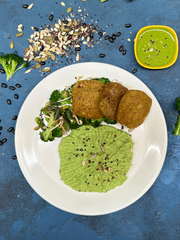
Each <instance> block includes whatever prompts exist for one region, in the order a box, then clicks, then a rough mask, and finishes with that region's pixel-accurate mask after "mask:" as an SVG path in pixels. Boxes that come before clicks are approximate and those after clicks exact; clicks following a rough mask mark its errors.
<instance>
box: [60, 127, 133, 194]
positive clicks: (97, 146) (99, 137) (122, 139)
mask: <svg viewBox="0 0 180 240" xmlns="http://www.w3.org/2000/svg"><path fill="white" fill-rule="evenodd" d="M132 149H133V142H132V140H131V137H130V135H129V134H128V133H126V132H123V131H121V130H118V129H116V128H114V127H111V126H106V125H104V126H100V127H97V128H94V127H92V126H82V127H80V128H79V129H76V130H72V132H71V134H70V135H69V136H67V137H65V138H63V140H62V144H61V145H60V146H59V154H60V158H61V160H60V175H61V179H62V180H63V181H64V183H65V184H67V185H68V186H70V187H71V188H73V189H75V190H77V191H81V192H107V191H109V190H111V189H113V188H115V187H116V186H120V185H121V184H123V183H124V181H125V180H126V179H127V176H126V174H127V172H128V170H129V168H130V167H131V161H132V157H133V153H132Z"/></svg>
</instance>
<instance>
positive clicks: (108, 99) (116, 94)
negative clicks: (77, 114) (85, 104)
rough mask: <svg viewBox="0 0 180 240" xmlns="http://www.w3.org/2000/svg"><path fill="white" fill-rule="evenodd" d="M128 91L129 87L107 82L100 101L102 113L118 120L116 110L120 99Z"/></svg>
mask: <svg viewBox="0 0 180 240" xmlns="http://www.w3.org/2000/svg"><path fill="white" fill-rule="evenodd" d="M127 91H128V89H127V88H126V87H124V86H122V85H121V84H119V83H116V82H109V83H106V84H105V86H104V90H103V95H102V98H101V101H100V103H99V107H100V110H101V112H102V114H103V115H104V116H106V117H108V118H110V119H112V120H116V112H117V107H118V105H119V101H120V99H121V98H122V96H123V95H124V94H125V93H126V92H127Z"/></svg>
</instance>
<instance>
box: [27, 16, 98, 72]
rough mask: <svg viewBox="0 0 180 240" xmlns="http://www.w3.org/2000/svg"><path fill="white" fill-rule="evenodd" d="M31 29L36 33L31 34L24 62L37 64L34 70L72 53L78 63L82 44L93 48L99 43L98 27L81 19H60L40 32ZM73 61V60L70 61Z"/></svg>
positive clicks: (45, 69) (46, 69) (36, 29)
mask: <svg viewBox="0 0 180 240" xmlns="http://www.w3.org/2000/svg"><path fill="white" fill-rule="evenodd" d="M72 16H73V15H72ZM51 20H52V17H51ZM31 28H32V30H33V31H34V33H33V34H31V36H30V39H29V46H28V47H27V48H26V49H25V54H24V60H25V61H29V62H30V61H32V60H34V61H35V62H37V63H36V64H35V65H33V66H32V69H34V68H35V69H39V68H41V66H42V65H45V61H47V60H50V59H51V60H52V61H55V60H56V56H59V55H60V56H61V57H62V58H63V57H66V58H67V57H68V56H69V55H70V54H72V53H74V54H76V61H77V62H78V61H79V59H80V55H79V51H80V50H81V44H84V45H86V46H87V47H93V45H94V44H96V43H97V42H95V40H94V34H95V33H97V32H98V26H97V25H96V26H94V25H93V24H86V23H82V22H81V20H79V19H77V20H76V19H72V18H67V19H63V20H60V19H58V22H57V23H55V24H54V25H50V24H49V25H45V28H44V29H40V31H39V29H38V28H37V27H31ZM102 34H103V33H102ZM72 61H73V59H71V60H70V62H72ZM42 71H44V72H48V71H50V68H49V67H47V68H44V69H43V70H42ZM28 72H29V70H28Z"/></svg>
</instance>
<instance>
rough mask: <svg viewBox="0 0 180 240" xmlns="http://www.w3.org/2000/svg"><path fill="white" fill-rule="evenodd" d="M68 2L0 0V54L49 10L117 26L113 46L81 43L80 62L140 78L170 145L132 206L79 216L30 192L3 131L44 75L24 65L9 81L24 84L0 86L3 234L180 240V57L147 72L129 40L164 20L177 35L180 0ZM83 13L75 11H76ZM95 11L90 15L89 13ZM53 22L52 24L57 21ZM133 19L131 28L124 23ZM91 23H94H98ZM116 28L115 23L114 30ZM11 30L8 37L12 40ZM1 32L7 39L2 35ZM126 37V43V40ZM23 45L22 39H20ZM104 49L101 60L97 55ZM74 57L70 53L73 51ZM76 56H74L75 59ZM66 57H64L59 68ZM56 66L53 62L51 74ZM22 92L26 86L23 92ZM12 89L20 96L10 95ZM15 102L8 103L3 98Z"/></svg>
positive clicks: (31, 238) (29, 238)
mask: <svg viewBox="0 0 180 240" xmlns="http://www.w3.org/2000/svg"><path fill="white" fill-rule="evenodd" d="M64 2H65V3H66V7H62V6H61V4H60V1H58V2H57V1H52V0H49V1H45V0H37V1H35V5H34V7H33V8H32V9H31V10H27V9H23V8H22V3H27V4H30V3H32V2H31V1H29V0H27V2H24V1H23V2H22V1H20V0H16V1H12V0H9V1H6V0H4V1H0V52H5V53H10V52H13V51H14V50H16V51H17V52H18V53H19V55H22V54H23V51H24V49H25V47H27V46H28V40H27V39H28V38H29V36H30V34H31V33H32V30H31V28H30V27H31V26H36V27H38V28H39V27H40V26H41V25H44V24H48V23H49V22H50V21H49V20H48V17H49V15H50V14H51V12H53V15H54V20H55V19H56V20H57V19H58V17H61V14H63V13H65V16H67V14H66V9H67V7H69V6H71V7H72V8H73V11H74V12H75V13H77V9H78V7H79V6H80V7H81V8H82V10H83V12H84V11H85V10H87V11H88V12H89V16H88V17H87V18H86V22H87V23H90V22H91V20H92V19H93V22H94V23H95V22H96V21H97V25H98V26H99V28H102V29H103V30H105V26H107V25H109V27H108V28H107V29H106V32H107V34H109V35H111V34H112V33H116V32H118V31H121V33H122V34H121V36H120V37H119V38H118V39H116V41H115V42H114V43H113V44H109V45H108V44H107V43H108V42H107V41H105V40H104V39H103V40H102V41H100V42H99V43H98V44H97V45H95V46H94V48H92V49H88V50H86V49H85V47H83V48H82V50H81V54H82V56H83V58H81V62H87V61H90V62H92V61H96V62H105V63H111V64H113V65H116V66H119V67H121V68H123V69H126V70H127V71H129V72H132V70H133V69H134V68H137V73H135V75H136V76H137V77H138V78H140V79H141V80H142V81H143V82H144V83H145V84H146V85H147V86H148V87H149V88H150V89H151V91H152V92H153V93H154V95H155V97H156V98H157V100H158V101H159V103H160V105H161V107H162V110H163V112H164V115H165V118H166V122H167V129H168V138H169V139H168V150H167V156H166V160H165V163H164V166H163V168H162V171H161V173H160V175H159V177H158V178H157V180H156V182H155V183H154V184H153V186H152V187H151V188H150V189H149V191H148V192H147V193H146V194H145V195H144V196H143V197H141V198H140V199H139V200H138V201H137V202H135V203H134V204H132V205H131V206H129V207H127V208H125V209H123V210H121V211H118V212H115V213H112V214H109V215H104V216H97V217H87V216H78V215H74V214H70V213H67V212H64V211H62V210H60V209H57V208H55V207H54V206H52V205H50V204H49V203H47V202H46V201H44V200H43V199H42V198H41V197H39V196H38V195H37V193H35V192H34V190H33V189H32V188H31V187H30V186H29V184H28V183H27V181H26V180H25V178H24V176H23V174H22V172H21V170H20V168H19V165H18V162H17V160H13V159H12V156H14V155H15V148H14V134H13V133H12V132H7V129H8V128H9V127H15V124H16V121H15V120H12V117H13V116H14V115H18V113H19V110H20V108H21V106H22V104H23V102H24V100H25V99H26V97H27V95H28V94H29V93H30V91H31V90H32V88H33V87H34V86H35V85H36V84H37V83H38V82H39V81H41V80H42V77H41V76H40V73H39V71H38V70H37V71H32V72H31V73H29V74H28V75H24V70H21V71H19V72H17V73H16V75H15V76H14V77H13V78H12V79H11V80H10V81H9V82H8V86H15V84H16V83H19V84H21V85H22V87H21V88H19V89H18V88H16V90H15V91H12V90H10V89H8V88H6V89H4V88H1V87H0V119H1V122H0V126H2V127H3V128H2V130H1V131H0V132H1V134H0V140H2V139H3V138H7V142H6V143H4V144H3V145H2V146H0V240H9V239H13V240H16V239H17V240H21V239H23V240H24V239H25V240H37V239H41V240H49V239H62V240H64V239H65V240H66V239H67V240H71V239H72V240H79V239H86V240H92V239H93V240H103V239H112V240H119V239H123V240H154V239H155V240H162V239H163V240H170V239H174V240H176V239H177V240H178V239H180V137H176V136H173V130H174V124H175V123H176V120H177V112H176V110H175V106H174V101H175V99H176V98H177V97H179V96H180V75H179V73H180V67H179V65H180V62H179V58H178V60H177V62H176V63H175V64H174V65H173V66H172V67H170V68H168V69H164V70H156V71H155V70H148V69H144V68H142V67H141V66H139V65H138V63H137V62H136V60H135V57H134V52H133V39H134V37H135V35H136V33H137V31H138V30H139V29H140V28H141V27H143V26H146V25H151V24H162V25H168V26H170V27H172V28H174V30H175V31H176V32H177V35H178V37H179V35H180V12H179V10H180V1H179V0H173V1H170V0H162V1H159V0H146V1H144V0H132V1H128V0H109V1H107V2H105V3H100V1H99V0H87V1H86V2H82V1H81V0H76V1H74V0H67V1H64ZM79 14H80V13H79ZM91 17H92V18H91ZM54 20H53V22H54ZM21 23H22V24H23V25H24V35H23V36H22V37H21V38H16V37H15V35H16V33H17V30H16V29H17V26H18V25H19V24H21ZM126 23H131V24H132V26H131V28H125V24H126ZM95 24H96V23H95ZM118 27H120V29H118ZM9 35H12V38H11V39H9V38H8V37H9ZM5 37H6V38H5ZM128 38H130V39H131V41H127V39H128ZM11 40H14V43H15V48H14V49H13V50H11V49H10V48H9V43H10V42H11ZM18 43H20V45H18ZM120 45H124V47H125V49H126V50H127V54H126V55H125V56H123V55H122V53H120V52H119V50H118V49H119V47H120ZM100 53H105V54H106V56H105V58H103V59H101V58H99V54H100ZM73 57H74V55H73ZM74 58H75V57H74ZM68 64H70V63H66V61H64V60H63V63H62V64H61V65H59V67H64V66H65V65H68ZM56 69H57V68H56V67H53V68H52V72H53V71H55V70H56ZM1 83H6V77H5V75H3V74H0V84H1ZM25 90H26V91H25ZM14 93H17V94H18V95H19V99H14ZM8 98H9V99H11V100H12V104H11V105H7V103H6V99H8Z"/></svg>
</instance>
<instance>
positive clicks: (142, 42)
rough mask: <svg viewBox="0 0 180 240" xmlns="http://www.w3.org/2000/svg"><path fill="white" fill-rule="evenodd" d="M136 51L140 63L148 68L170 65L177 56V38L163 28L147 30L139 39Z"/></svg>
mask: <svg viewBox="0 0 180 240" xmlns="http://www.w3.org/2000/svg"><path fill="white" fill-rule="evenodd" d="M136 50H137V55H138V59H139V61H140V62H141V63H143V64H145V65H147V66H150V67H161V66H164V65H168V64H169V63H171V62H172V61H173V59H174V56H175V51H176V43H175V38H174V36H173V35H172V33H171V32H170V31H169V30H168V29H166V28H163V27H162V28H161V27H157V28H156V27H154V28H149V29H145V30H144V31H143V32H142V33H141V34H140V35H139V37H138V39H137V46H136Z"/></svg>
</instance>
